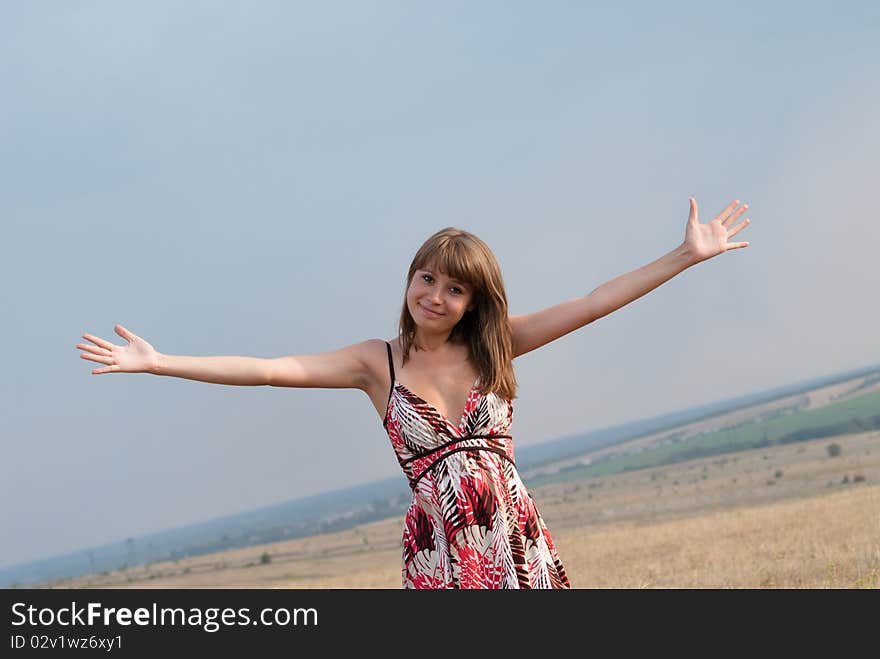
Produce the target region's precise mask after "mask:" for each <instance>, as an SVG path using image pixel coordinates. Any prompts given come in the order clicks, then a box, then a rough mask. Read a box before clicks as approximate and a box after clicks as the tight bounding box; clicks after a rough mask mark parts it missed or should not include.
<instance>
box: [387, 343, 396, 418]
mask: <svg viewBox="0 0 880 659" xmlns="http://www.w3.org/2000/svg"><path fill="white" fill-rule="evenodd" d="M385 347H386V348H388V371H389V373H391V388H390V389H389V390H388V402H389V403H390V402H391V394H392V393H393V392H394V380H395V379H396V378H395V375H394V361H393V360H392V359H391V344H390V343H388V341H386V342H385ZM386 407H387V403H386Z"/></svg>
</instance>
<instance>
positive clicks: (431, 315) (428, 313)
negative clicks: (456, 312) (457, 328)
mask: <svg viewBox="0 0 880 659" xmlns="http://www.w3.org/2000/svg"><path fill="white" fill-rule="evenodd" d="M419 308H420V309H421V310H422V312H423V313H424V314H425V315H426V316H428V317H429V318H439V317H440V316H442V315H443V314H442V313H437V312H436V311H431V310H430V309H427V308H425V307H423V306H422V305H419Z"/></svg>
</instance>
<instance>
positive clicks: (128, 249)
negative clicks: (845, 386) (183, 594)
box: [0, 0, 880, 565]
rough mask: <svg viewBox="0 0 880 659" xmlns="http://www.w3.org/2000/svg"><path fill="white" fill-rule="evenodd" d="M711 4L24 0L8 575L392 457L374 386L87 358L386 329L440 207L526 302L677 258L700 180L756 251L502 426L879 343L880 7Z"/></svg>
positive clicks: (582, 418)
mask: <svg viewBox="0 0 880 659" xmlns="http://www.w3.org/2000/svg"><path fill="white" fill-rule="evenodd" d="M708 4H710V3H680V2H664V3H655V2H614V3H611V2H608V3H602V4H601V5H597V4H595V3H586V2H585V3H573V2H542V3H510V2H476V3H475V2H447V3H417V2H380V3H365V2H327V3H315V2H310V3H293V2H280V1H279V2H266V1H261V2H254V3H243V2H242V3H213V2H188V3H180V2H159V1H156V2H149V3H144V2H137V3H136V2H116V1H113V2H110V1H109V0H108V1H105V2H77V3H52V4H51V5H47V4H45V3H4V4H3V7H2V9H0V36H2V39H0V44H2V46H0V48H2V54H3V56H2V57H0V85H2V87H0V89H2V95H3V102H2V103H0V168H2V176H0V189H2V194H0V204H2V222H3V227H4V231H3V237H4V239H3V247H4V254H3V259H2V266H0V267H2V275H3V276H2V282H3V283H2V286H3V308H4V313H3V317H4V322H3V323H2V326H0V333H2V345H3V347H4V349H5V357H6V359H5V374H4V376H3V379H2V399H0V400H2V402H0V405H2V408H3V415H2V459H0V525H2V529H3V530H2V536H0V537H2V545H0V565H8V564H14V563H20V562H25V561H29V560H35V559H39V558H43V557H47V556H51V555H55V554H58V553H62V552H67V551H72V550H78V549H82V548H86V547H89V546H93V545H96V544H101V543H105V542H111V541H116V540H121V539H124V538H126V537H129V536H138V535H141V534H144V533H149V532H153V531H159V530H165V529H168V528H171V527H175V526H179V525H182V524H187V523H190V522H196V521H202V520H205V519H208V518H212V517H216V516H220V515H225V514H231V513H235V512H240V511H245V510H249V509H253V508H256V507H260V506H264V505H269V504H273V503H278V502H282V501H286V500H289V499H293V498H299V497H302V496H306V495H310V494H315V493H319V492H324V491H329V490H334V489H337V488H342V487H348V486H352V485H356V484H360V483H366V482H369V481H373V480H377V479H384V478H388V477H392V476H394V475H395V474H398V473H399V466H398V465H397V462H396V460H395V458H394V453H393V451H392V450H391V447H390V444H389V442H388V438H387V436H386V435H385V434H384V432H383V430H382V428H381V424H380V421H379V418H378V416H377V415H376V412H375V410H374V409H373V407H372V406H371V404H370V402H369V400H368V399H367V397H366V396H365V395H364V394H363V393H361V392H357V391H334V390H299V389H283V388H277V389H273V388H267V387H230V386H222V385H210V384H204V383H198V382H192V381H186V380H179V379H174V378H160V377H155V376H151V375H129V374H122V375H101V376H93V375H91V374H90V371H91V369H92V368H94V367H96V365H95V364H94V363H93V362H87V361H84V360H82V359H80V357H79V351H78V350H77V349H76V348H75V345H76V343H78V342H80V341H81V339H80V336H81V335H82V334H83V333H87V332H88V333H92V334H95V335H97V336H101V337H103V338H105V339H109V340H111V341H113V342H115V343H121V342H122V339H121V338H120V337H118V336H116V335H115V334H114V333H113V326H114V325H115V324H116V323H121V324H122V325H124V326H126V327H128V328H129V329H130V330H131V331H133V332H135V333H136V334H139V335H141V336H142V337H144V338H145V339H147V340H148V341H150V342H151V343H152V344H153V345H154V346H155V347H156V348H157V349H158V350H159V351H161V352H166V353H174V354H188V355H253V356H259V357H276V356H281V355H286V354H301V353H312V352H320V351H324V350H331V349H335V348H338V347H341V346H343V345H347V344H350V343H354V342H357V341H361V340H363V339H367V338H372V337H381V338H390V337H393V336H394V335H395V334H396V321H397V317H398V313H399V309H400V305H401V302H402V299H403V291H404V279H403V278H404V276H405V273H406V270H407V267H408V266H409V263H410V260H411V259H412V256H413V254H414V253H415V250H416V249H417V248H418V247H419V245H420V244H421V243H422V241H424V240H425V239H426V238H427V237H428V236H429V235H430V234H432V233H433V232H434V231H436V230H437V229H439V228H442V227H444V226H449V225H454V226H459V227H462V228H465V229H468V230H470V231H472V232H474V233H476V234H477V235H478V236H480V237H481V238H483V239H484V240H485V241H486V242H487V243H488V244H489V245H490V246H491V247H492V249H493V250H494V252H495V254H496V255H497V257H498V259H499V262H500V263H501V266H502V269H503V272H504V277H505V281H506V284H507V290H508V297H509V301H510V304H511V312H512V313H526V312H530V311H533V310H536V309H538V308H541V307H544V306H548V305H551V304H554V303H556V302H559V301H561V300H565V299H570V298H572V297H576V296H580V295H584V294H587V293H589V292H590V291H591V290H593V289H594V288H595V287H596V286H598V285H599V284H601V283H602V282H604V281H607V280H608V279H611V278H613V277H615V276H617V275H619V274H622V273H624V272H627V271H629V270H632V269H635V268H637V267H639V266H641V265H644V264H646V263H648V262H650V261H652V260H654V259H656V258H658V257H660V256H662V255H663V254H665V253H666V252H668V251H670V250H672V249H674V248H675V247H676V246H677V245H678V244H679V243H680V242H681V240H682V238H683V236H684V230H685V223H686V220H687V210H688V197H689V196H691V195H693V196H695V197H696V199H697V201H698V203H699V206H700V210H701V219H702V220H703V221H708V220H710V219H711V218H712V217H713V216H714V215H715V214H716V213H717V212H718V211H719V210H720V209H721V208H722V207H723V206H724V205H725V204H727V203H728V202H730V201H731V200H733V199H740V200H742V201H743V202H745V203H748V204H749V206H750V210H749V213H748V217H750V218H751V221H752V224H751V226H749V227H748V228H747V229H746V230H745V231H743V232H741V233H740V234H738V235H737V236H736V238H735V240H748V241H750V242H751V246H750V247H748V248H747V249H741V250H735V251H733V252H731V253H728V254H725V255H722V256H720V257H718V258H716V259H713V260H711V261H708V262H705V263H702V264H700V265H698V266H696V267H695V268H692V269H690V270H688V271H686V272H684V273H683V274H682V275H680V276H679V277H677V278H676V279H674V280H672V281H671V282H669V283H667V284H665V285H664V286H662V287H661V288H659V289H657V290H656V291H654V292H652V293H651V294H649V295H648V296H646V297H645V298H642V299H641V300H639V301H637V302H635V303H634V304H632V305H630V306H628V307H626V308H624V309H622V310H620V311H618V312H616V313H614V314H612V315H611V316H608V317H606V318H604V319H601V320H599V321H597V322H596V323H594V324H592V325H590V326H588V327H586V328H584V329H581V330H579V331H578V332H576V333H574V334H571V335H569V336H567V337H564V338H563V339H560V340H559V341H557V342H555V343H553V344H551V345H549V346H547V347H545V348H543V349H541V350H538V351H536V352H533V353H530V354H528V355H526V356H524V357H522V358H520V359H518V360H516V362H515V365H516V369H517V377H518V380H519V383H520V389H519V396H520V397H519V398H518V399H517V401H516V422H515V424H514V438H515V442H516V443H517V445H518V446H528V445H531V444H536V443H538V442H543V441H546V440H550V439H555V438H558V437H562V436H566V435H570V434H574V433H581V432H587V431H590V430H594V429H597V428H602V427H605V426H609V425H615V424H619V423H623V422H627V421H633V420H637V419H641V418H644V417H648V416H653V415H657V414H661V413H665V412H671V411H676V410H681V409H685V408H689V407H692V406H695V405H700V404H704V403H709V402H713V401H717V400H721V399H725V398H729V397H733V396H738V395H742V394H748V393H752V392H754V391H757V390H761V389H766V388H771V387H776V386H781V385H785V384H789V383H793V382H797V381H799V380H803V379H808V378H813V377H819V376H824V375H828V374H832V373H836V372H838V371H842V370H847V369H854V368H859V367H863V366H867V365H871V364H875V363H877V362H880V358H878V356H880V353H878V347H880V341H878V331H877V328H878V321H880V306H878V304H877V285H878V280H880V275H878V270H877V262H878V256H877V254H878V244H880V222H878V219H880V218H878V213H877V202H876V192H877V182H878V164H880V156H878V154H880V122H878V120H877V118H878V117H880V86H878V84H877V81H878V80H880V45H878V44H880V9H878V5H877V3H874V2H868V1H865V2H852V3H846V2H823V3H815V2H813V3H811V2H802V1H801V2H779V3H767V2H764V1H761V2H758V1H746V2H737V3H711V4H712V5H713V6H712V8H709V7H707V6H706V5H708ZM50 7H51V9H50ZM401 478H402V476H401Z"/></svg>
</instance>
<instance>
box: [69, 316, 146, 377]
mask: <svg viewBox="0 0 880 659" xmlns="http://www.w3.org/2000/svg"><path fill="white" fill-rule="evenodd" d="M114 330H115V331H116V333H117V334H118V335H119V336H121V337H122V338H123V339H125V340H126V341H127V345H124V346H118V345H115V344H113V343H110V342H109V341H105V340H104V339H101V338H98V337H97V336H92V335H91V334H83V335H82V338H84V339H85V340H86V341H91V342H92V343H93V344H94V345H88V344H84V343H78V344H77V345H76V347H77V348H78V349H79V350H85V351H86V352H84V353H82V354H81V355H80V357H82V358H83V359H88V360H91V361H93V362H98V363H99V364H106V366H104V368H96V369H95V370H93V371H92V375H100V374H101V373H145V372H150V371H152V370H153V369H154V368H155V367H156V366H158V364H159V353H158V352H156V349H155V348H154V347H153V346H151V345H150V344H149V343H147V342H146V341H144V340H143V339H142V338H141V337H139V336H137V335H135V334H132V333H131V332H129V331H128V330H127V329H125V328H124V327H123V326H122V325H117V326H116V327H115V328H114Z"/></svg>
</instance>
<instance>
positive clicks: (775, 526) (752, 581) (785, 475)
mask: <svg viewBox="0 0 880 659" xmlns="http://www.w3.org/2000/svg"><path fill="white" fill-rule="evenodd" d="M832 442H836V443H838V444H839V445H840V446H841V447H842V448H843V451H842V454H841V455H840V456H838V457H830V456H829V455H828V452H827V450H826V447H827V446H828V445H829V444H831V443H832ZM526 485H528V481H527V482H526ZM531 494H532V497H533V498H534V499H535V501H536V502H537V503H538V506H539V509H540V510H541V512H542V515H543V516H544V519H545V521H546V522H547V525H548V527H549V528H550V530H551V533H552V535H553V538H554V541H555V543H556V545H557V548H558V550H559V554H560V557H561V558H562V561H563V563H564V564H565V567H566V570H567V571H568V574H569V578H570V580H571V583H572V586H573V587H574V588H880V432H877V431H873V432H868V433H862V434H858V435H848V436H845V437H839V438H835V439H830V438H824V439H820V440H814V441H810V442H801V443H796V444H788V445H784V446H776V447H770V448H763V449H756V450H753V451H744V452H740V453H731V454H727V455H721V456H715V457H711V458H703V459H700V460H692V461H689V462H684V463H679V464H674V465H668V466H665V467H658V468H655V469H646V470H640V471H635V472H629V473H625V474H619V475H615V476H609V477H601V478H591V479H587V480H582V481H577V482H569V483H564V484H555V485H546V486H544V487H540V488H537V489H535V490H533V491H532V492H531ZM401 533H402V518H392V519H388V520H383V521H379V522H374V523H371V524H365V525H362V526H359V527H356V528H353V529H350V530H346V531H340V532H337V533H330V534H323V535H317V536H311V537H308V538H298V539H293V540H286V541H282V542H277V543H272V544H267V545H260V546H254V547H248V548H245V549H236V550H230V551H226V552H222V553H216V554H210V555H204V556H198V557H192V558H185V559H181V560H178V561H167V562H161V563H153V564H151V565H148V566H141V567H137V568H132V569H128V570H126V571H124V572H112V573H108V574H101V575H92V576H88V577H81V578H78V579H70V580H65V581H60V582H55V583H50V584H45V585H44V587H52V588H68V587H77V588H82V587H100V588H395V589H396V588H400V538H401Z"/></svg>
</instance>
